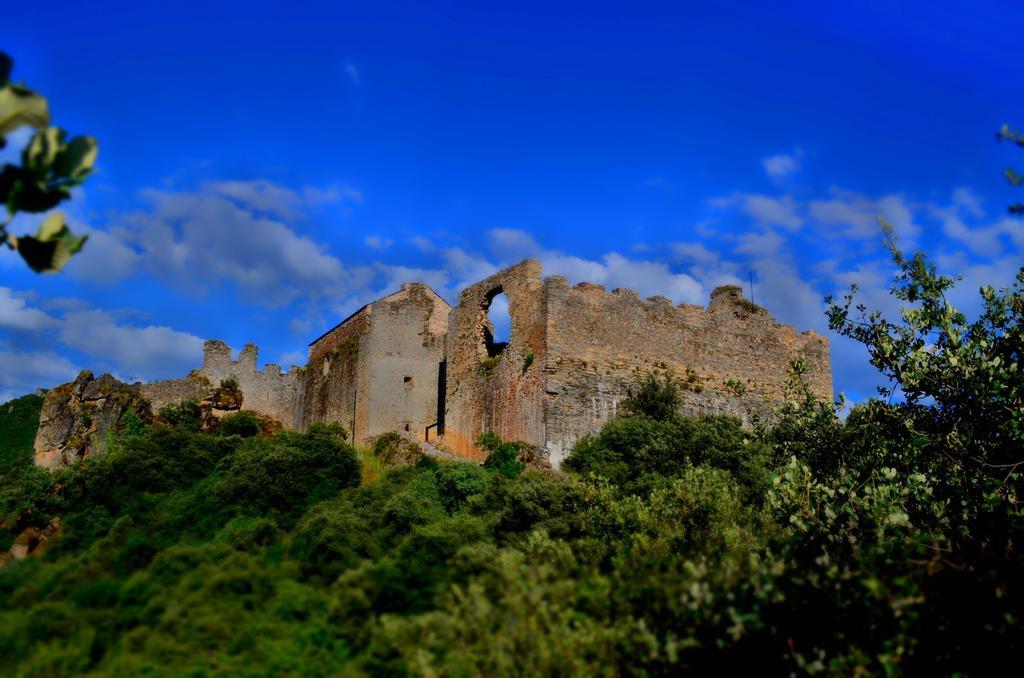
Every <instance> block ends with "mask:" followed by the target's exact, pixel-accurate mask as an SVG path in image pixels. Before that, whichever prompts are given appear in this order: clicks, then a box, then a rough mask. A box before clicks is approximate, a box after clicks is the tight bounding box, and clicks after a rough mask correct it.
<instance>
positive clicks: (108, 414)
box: [34, 370, 152, 468]
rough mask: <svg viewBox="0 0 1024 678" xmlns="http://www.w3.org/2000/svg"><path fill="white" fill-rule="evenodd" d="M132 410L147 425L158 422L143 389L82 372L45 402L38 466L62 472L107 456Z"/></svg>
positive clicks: (40, 431)
mask: <svg viewBox="0 0 1024 678" xmlns="http://www.w3.org/2000/svg"><path fill="white" fill-rule="evenodd" d="M129 409H131V410H134V411H135V413H136V414H138V415H139V418H140V419H142V420H143V421H150V420H152V414H151V411H150V406H149V402H148V401H146V400H145V399H144V398H143V397H142V395H141V394H140V392H139V387H138V386H136V385H129V384H125V383H123V382H121V381H118V380H117V379H115V378H114V377H112V376H110V375H109V374H104V375H102V376H100V377H99V378H95V377H94V376H93V374H92V372H90V371H89V370H84V371H82V372H81V374H79V375H78V377H77V378H76V379H75V380H74V381H73V382H70V383H67V384H63V385H61V386H58V387H57V388H55V389H53V390H52V391H50V392H49V393H47V394H46V398H45V399H44V400H43V408H42V411H41V412H40V413H39V431H38V432H37V433H36V440H35V445H34V449H35V464H36V466H42V467H45V468H62V467H64V466H68V465H69V464H72V463H73V462H75V461H78V460H79V459H84V458H85V457H88V456H90V455H93V454H99V453H102V452H105V451H106V449H107V442H108V439H109V438H111V437H113V436H117V435H118V434H120V433H121V430H122V429H123V427H124V424H123V421H122V417H123V416H124V413H125V412H126V411H127V410H129Z"/></svg>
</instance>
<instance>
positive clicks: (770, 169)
mask: <svg viewBox="0 0 1024 678" xmlns="http://www.w3.org/2000/svg"><path fill="white" fill-rule="evenodd" d="M799 157H800V151H799V150H798V151H797V152H796V153H793V154H786V153H778V154H776V155H770V156H768V157H765V158H761V167H763V168H764V172H765V174H767V175H768V176H769V178H771V179H775V180H776V181H781V180H782V179H785V178H786V177H788V176H789V175H791V174H793V173H794V172H796V171H797V170H798V169H800V159H799Z"/></svg>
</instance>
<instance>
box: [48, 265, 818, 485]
mask: <svg viewBox="0 0 1024 678" xmlns="http://www.w3.org/2000/svg"><path fill="white" fill-rule="evenodd" d="M498 294H505V295H506V296H507V298H508V301H509V315H510V316H511V333H510V336H509V340H508V342H506V343H496V342H495V341H494V337H493V327H492V326H491V325H490V323H489V322H488V310H489V308H490V305H491V303H492V301H493V300H494V298H495V297H496V296H497V295H498ZM257 358H258V356H257V349H256V347H255V346H254V345H252V344H248V345H246V347H245V348H244V349H243V350H242V351H241V353H240V355H239V358H238V360H232V359H231V349H230V348H229V347H228V346H227V345H226V344H224V343H223V342H220V341H208V342H206V346H205V359H204V361H203V367H202V368H201V369H198V370H195V371H193V372H192V373H191V374H190V375H189V376H188V377H186V378H184V379H177V380H169V381H160V382H154V383H149V384H137V385H133V386H130V387H128V386H125V387H126V388H129V389H133V392H134V393H137V394H138V395H139V396H140V397H141V398H143V399H145V400H146V401H147V402H148V403H149V404H150V406H151V408H152V411H157V410H158V409H159V408H160V407H162V406H164V405H166V404H170V403H175V402H179V401H181V400H184V399H186V398H195V399H197V400H202V399H204V398H207V399H208V398H210V391H211V389H213V388H216V387H217V386H218V385H220V384H221V383H222V382H225V381H227V380H231V381H233V382H234V383H236V384H237V389H238V391H240V392H241V394H242V400H243V406H244V408H245V409H248V410H253V411H256V412H258V413H260V414H262V415H265V416H268V417H271V418H273V419H276V420H277V421H279V422H280V423H281V424H282V425H284V426H286V427H290V428H296V429H304V428H305V427H307V426H308V425H309V424H311V423H314V422H339V423H341V424H342V425H343V426H345V428H347V429H348V430H349V432H350V434H351V436H352V439H353V440H355V441H357V442H364V441H367V440H370V439H372V438H374V437H376V436H378V435H380V434H382V433H386V432H390V431H399V432H401V433H403V435H406V436H409V437H414V438H416V439H418V440H420V441H424V442H429V443H432V444H435V445H439V446H441V447H442V448H446V449H447V450H449V451H450V452H452V453H454V454H456V455H459V456H462V457H466V458H482V453H481V451H480V450H479V449H478V448H477V447H476V445H475V444H474V441H476V439H477V438H478V437H479V436H480V435H481V434H482V433H487V432H490V433H495V434H497V435H498V436H500V437H501V438H503V439H515V440H522V441H525V442H526V443H528V444H530V445H532V446H534V447H536V448H537V449H538V450H540V451H541V452H542V454H546V455H547V457H548V459H549V461H550V463H551V464H552V465H553V466H555V467H558V466H559V465H560V464H561V462H562V460H563V459H564V458H565V457H566V456H567V455H568V453H569V452H570V451H571V449H572V447H573V445H574V444H575V443H576V442H577V441H578V440H579V439H580V438H581V437H583V436H584V435H587V434H589V433H593V432H595V431H597V430H599V429H600V428H601V426H602V425H603V424H604V422H606V421H608V419H610V418H612V417H614V416H615V415H616V414H617V412H618V409H619V405H620V403H621V402H622V400H623V399H624V398H625V397H626V396H627V395H628V393H629V391H630V389H631V388H632V387H633V386H634V385H635V384H636V381H637V379H638V378H640V377H642V376H643V375H645V374H648V373H652V372H667V373H671V374H673V375H675V376H676V377H677V378H678V379H680V380H681V382H682V383H683V385H684V393H683V396H684V397H683V403H682V410H683V411H685V412H687V413H693V414H697V413H709V414H730V415H735V416H737V417H740V418H741V419H743V420H744V421H746V422H749V421H751V420H752V419H753V418H754V417H756V416H758V415H761V414H768V413H770V412H772V411H773V410H775V409H777V408H778V406H779V405H780V404H781V402H782V399H783V389H784V385H785V383H786V381H787V380H788V379H789V376H790V371H791V367H792V364H793V361H794V360H796V359H798V358H803V359H804V361H805V362H806V365H807V366H808V369H809V371H808V373H807V374H806V375H805V379H806V380H807V382H808V384H809V386H810V389H811V391H812V392H813V393H814V394H815V395H816V396H818V397H819V398H822V399H826V400H831V398H832V374H831V366H830V362H829V351H828V341H827V340H826V339H825V338H824V337H821V336H819V335H817V334H815V333H813V332H802V333H800V332H797V331H796V329H795V328H794V327H793V326H791V325H782V324H780V323H778V322H776V321H775V320H774V319H773V318H772V317H771V316H770V315H769V313H768V312H767V311H766V310H765V309H763V308H761V307H760V306H756V305H754V304H752V303H751V302H749V301H747V300H746V299H744V298H743V297H742V295H741V292H740V289H739V288H738V287H733V286H726V287H719V288H717V289H716V290H714V291H713V292H712V293H711V300H710V303H709V305H708V307H707V308H704V307H701V306H694V305H690V304H681V305H679V306H675V305H673V304H672V302H671V301H670V300H669V299H667V298H665V297H662V296H655V297H651V298H649V299H646V300H641V299H640V298H639V296H638V295H637V294H636V292H633V291H632V290H627V289H616V290H612V291H611V292H608V291H606V290H605V289H604V287H602V286H601V285H594V284H590V283H580V284H578V285H575V286H573V285H570V284H569V282H568V281H567V280H566V279H565V278H564V277H562V276H559V275H554V276H549V277H546V278H544V277H542V276H541V265H540V263H539V262H537V261H534V260H530V259H528V260H525V261H522V262H520V263H518V264H516V265H514V266H512V267H510V268H507V269H505V270H503V271H500V272H498V273H495V274H494V275H492V276H490V277H489V278H487V279H485V280H482V281H480V282H478V283H476V284H474V285H471V286H470V287H468V288H466V289H465V290H463V291H462V293H461V295H460V297H459V301H458V305H457V306H456V307H455V308H452V307H451V306H449V305H448V303H447V302H446V301H445V300H444V299H442V298H441V297H440V296H439V295H438V294H437V293H436V292H434V291H433V290H431V289H430V288H429V287H428V286H426V285H424V284H421V283H405V284H403V285H402V287H401V289H400V290H399V291H398V292H395V293H394V294H391V295H389V296H386V297H384V298H382V299H379V300H377V301H375V302H373V303H370V304H367V305H366V306H364V307H362V308H361V309H359V310H358V311H356V312H355V313H353V314H352V315H351V316H349V317H348V318H346V319H345V320H343V321H342V322H341V323H339V324H338V325H337V326H335V327H334V328H332V329H331V330H329V331H328V332H326V333H325V334H323V335H322V336H320V337H319V338H317V339H316V340H314V341H313V342H312V343H311V344H310V345H309V358H308V362H307V364H306V365H305V366H304V367H292V368H290V369H289V370H288V371H287V372H282V371H281V368H280V367H278V366H277V365H267V366H266V367H265V368H264V370H263V371H260V370H259V369H258V360H257ZM90 376H91V375H90ZM80 379H81V377H80ZM66 386H67V385H65V387H66ZM65 387H58V389H54V391H51V393H50V395H48V396H47V403H44V410H43V417H42V418H41V422H40V431H39V435H38V436H37V439H36V457H37V463H43V464H47V465H51V464H52V462H47V461H46V460H53V459H66V457H67V455H60V454H54V446H55V445H59V444H60V438H61V436H60V433H59V431H57V430H56V429H57V428H59V427H58V426H57V425H56V424H50V423H48V422H49V420H48V419H47V413H48V412H53V411H57V410H59V409H60V408H59V407H58V406H59V405H60V403H59V402H58V401H60V400H61V399H62V398H66V397H67V396H66V395H59V394H60V393H62V391H61V389H65V391H66V388H65ZM51 400H53V401H54V402H52V403H51V402H50V401H51Z"/></svg>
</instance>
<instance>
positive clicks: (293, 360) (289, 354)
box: [277, 349, 307, 369]
mask: <svg viewBox="0 0 1024 678" xmlns="http://www.w3.org/2000/svg"><path fill="white" fill-rule="evenodd" d="M306 358H307V355H306V350H305V349H295V350H294V351H286V352H284V353H282V354H281V357H280V359H279V361H278V363H277V364H278V365H280V366H281V367H282V368H284V369H288V368H289V367H291V366H292V365H305V364H306Z"/></svg>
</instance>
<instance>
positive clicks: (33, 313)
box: [0, 287, 59, 332]
mask: <svg viewBox="0 0 1024 678" xmlns="http://www.w3.org/2000/svg"><path fill="white" fill-rule="evenodd" d="M58 324H59V322H58V320H57V319H56V318H54V317H53V316H51V315H48V314H47V313H45V312H44V311H41V310H39V309H38V308H32V307H30V306H28V305H27V304H26V303H25V297H24V296H23V295H22V294H20V293H18V292H16V291H14V290H12V289H10V288H8V287H0V327H4V328H7V329H12V330H22V331H26V332H38V331H39V330H45V329H51V328H53V327H56V326H57V325H58Z"/></svg>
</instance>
